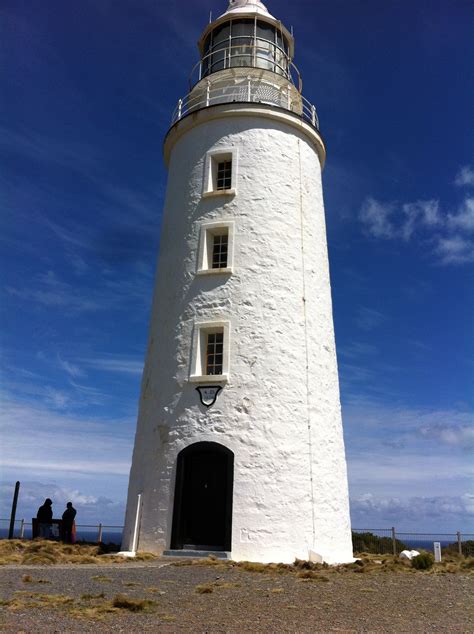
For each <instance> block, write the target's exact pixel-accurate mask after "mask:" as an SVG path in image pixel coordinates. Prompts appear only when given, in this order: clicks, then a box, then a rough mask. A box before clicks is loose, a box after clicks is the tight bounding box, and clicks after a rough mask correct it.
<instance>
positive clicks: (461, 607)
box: [0, 560, 474, 634]
mask: <svg viewBox="0 0 474 634" xmlns="http://www.w3.org/2000/svg"><path fill="white" fill-rule="evenodd" d="M25 575H26V577H25ZM28 577H30V579H28ZM197 586H205V588H204V590H206V589H207V592H205V593H200V592H199V589H198V590H197V589H196V587H197ZM472 586H473V577H472V576H470V575H468V574H464V573H457V574H426V573H411V574H408V573H387V572H385V573H378V574H357V573H356V572H345V573H338V572H331V571H330V572H328V573H324V572H323V573H321V574H320V575H318V577H317V578H316V579H313V580H304V579H301V578H299V577H298V576H296V575H295V574H290V573H288V572H284V573H280V574H278V573H276V572H275V573H267V572H265V573H262V572H260V573H259V572H248V571H245V570H242V569H239V568H232V567H220V566H212V565H205V566H204V565H199V566H191V565H189V566H179V567H177V566H174V565H170V563H166V564H165V563H163V562H162V561H160V560H158V561H153V562H144V563H141V564H138V563H127V564H123V565H109V566H94V565H81V566H78V565H67V566H66V565H61V566H59V565H58V566H17V565H15V566H13V565H8V566H2V568H1V581H0V600H1V601H0V603H2V602H3V605H1V606H0V625H1V631H2V632H17V633H20V632H25V633H26V632H32V633H33V632H34V633H35V634H37V632H112V631H113V632H128V633H130V632H151V631H154V632H156V631H160V632H191V631H192V632H345V633H349V632H351V633H352V632H377V633H378V632H394V633H398V632H400V633H402V632H403V633H404V634H406V633H410V634H412V633H418V632H426V633H428V632H430V633H431V632H443V633H445V632H463V633H464V632H465V633H472V632H474V609H473V608H474V605H473V602H472V596H473V592H472V590H473V587H472ZM202 589H203V588H201V590H202ZM102 593H103V594H104V595H105V596H104V597H101V598H96V599H84V598H81V597H83V595H85V594H88V595H101V594H102ZM39 594H40V595H59V596H63V597H64V595H67V596H69V597H71V598H72V599H73V601H72V602H69V603H66V604H65V605H62V606H60V607H51V606H46V605H45V606H41V607H32V606H31V602H33V603H34V602H36V603H38V602H44V601H45V599H44V597H43V598H41V597H39V596H38V595H39ZM117 594H126V595H127V596H128V597H130V598H136V599H149V600H152V601H154V602H155V604H153V605H152V606H150V608H149V611H147V612H139V613H133V612H130V611H129V610H125V609H120V610H117V611H116V612H113V613H111V614H106V615H103V616H102V620H97V618H91V616H86V615H85V611H84V609H85V608H87V606H97V605H100V604H103V603H104V602H109V601H111V600H112V599H113V598H114V597H115V596H116V595H117ZM12 599H13V600H16V607H15V606H14V605H7V604H5V601H11V600H12ZM46 600H47V599H46ZM73 610H76V611H77V610H79V614H73V613H72V611H73Z"/></svg>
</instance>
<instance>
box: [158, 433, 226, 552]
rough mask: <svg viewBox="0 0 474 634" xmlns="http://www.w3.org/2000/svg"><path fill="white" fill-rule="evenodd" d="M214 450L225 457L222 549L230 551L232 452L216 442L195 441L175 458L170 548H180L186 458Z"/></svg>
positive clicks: (181, 543)
mask: <svg viewBox="0 0 474 634" xmlns="http://www.w3.org/2000/svg"><path fill="white" fill-rule="evenodd" d="M203 451H204V452H209V451H211V452H214V453H219V454H223V455H225V457H226V479H227V482H226V500H225V537H224V547H223V550H224V551H228V552H230V550H231V544H232V502H233V489H234V453H233V452H232V451H231V450H230V449H228V448H227V447H225V446H224V445H221V444H219V443H217V442H196V443H193V444H192V445H188V446H187V447H185V448H184V449H182V450H181V451H180V452H179V454H178V456H177V458H176V480H175V485H174V503H173V523H172V529H171V545H170V547H171V549H172V550H182V549H183V544H184V539H183V525H182V522H183V508H182V502H183V497H184V495H183V492H184V481H185V477H184V474H185V466H186V458H187V457H188V456H190V455H192V454H194V453H200V452H203Z"/></svg>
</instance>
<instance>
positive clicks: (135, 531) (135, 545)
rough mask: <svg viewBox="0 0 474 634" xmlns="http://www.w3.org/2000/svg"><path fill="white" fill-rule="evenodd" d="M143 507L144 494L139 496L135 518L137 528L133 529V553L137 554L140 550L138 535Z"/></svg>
mask: <svg viewBox="0 0 474 634" xmlns="http://www.w3.org/2000/svg"><path fill="white" fill-rule="evenodd" d="M141 506H142V494H141V493H139V494H138V499H137V514H136V516H135V526H134V529H133V541H132V552H134V553H136V552H137V548H138V533H139V530H140V514H141V510H142V509H141Z"/></svg>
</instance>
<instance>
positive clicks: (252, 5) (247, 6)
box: [224, 0, 273, 18]
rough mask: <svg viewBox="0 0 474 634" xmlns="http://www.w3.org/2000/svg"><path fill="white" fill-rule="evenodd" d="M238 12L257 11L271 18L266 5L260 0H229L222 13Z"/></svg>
mask: <svg viewBox="0 0 474 634" xmlns="http://www.w3.org/2000/svg"><path fill="white" fill-rule="evenodd" d="M229 13H230V14H239V13H257V14H260V15H265V16H267V17H270V18H273V16H272V15H271V14H270V13H269V12H268V9H267V7H266V6H265V5H264V4H263V2H260V0H229V6H228V7H227V11H226V12H225V13H224V15H228V14H229Z"/></svg>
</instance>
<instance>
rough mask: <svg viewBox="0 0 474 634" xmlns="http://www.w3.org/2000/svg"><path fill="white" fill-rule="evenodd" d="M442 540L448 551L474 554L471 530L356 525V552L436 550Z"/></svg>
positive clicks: (382, 552)
mask: <svg viewBox="0 0 474 634" xmlns="http://www.w3.org/2000/svg"><path fill="white" fill-rule="evenodd" d="M434 542H440V543H441V548H442V550H443V551H444V552H451V553H453V554H456V553H457V554H459V555H464V556H465V557H473V556H474V534H471V533H461V532H459V531H458V532H456V533H408V532H402V531H400V532H399V531H397V530H396V529H395V527H392V528H353V529H352V544H353V548H354V552H355V553H362V552H369V553H376V554H380V555H398V554H400V553H401V551H402V550H429V551H433V543H434Z"/></svg>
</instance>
